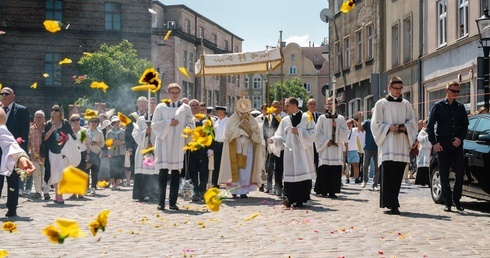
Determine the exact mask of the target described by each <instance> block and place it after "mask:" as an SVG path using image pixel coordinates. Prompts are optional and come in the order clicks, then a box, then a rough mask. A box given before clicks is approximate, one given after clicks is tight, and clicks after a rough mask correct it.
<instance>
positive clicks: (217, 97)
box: [214, 90, 219, 106]
mask: <svg viewBox="0 0 490 258" xmlns="http://www.w3.org/2000/svg"><path fill="white" fill-rule="evenodd" d="M216 105H219V90H215V91H214V106H216Z"/></svg>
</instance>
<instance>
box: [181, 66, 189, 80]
mask: <svg viewBox="0 0 490 258" xmlns="http://www.w3.org/2000/svg"><path fill="white" fill-rule="evenodd" d="M179 71H180V72H181V73H182V74H183V75H185V77H187V78H189V79H190V78H191V77H190V76H189V73H188V72H187V68H185V67H179Z"/></svg>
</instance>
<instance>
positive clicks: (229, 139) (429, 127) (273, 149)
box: [0, 76, 468, 217]
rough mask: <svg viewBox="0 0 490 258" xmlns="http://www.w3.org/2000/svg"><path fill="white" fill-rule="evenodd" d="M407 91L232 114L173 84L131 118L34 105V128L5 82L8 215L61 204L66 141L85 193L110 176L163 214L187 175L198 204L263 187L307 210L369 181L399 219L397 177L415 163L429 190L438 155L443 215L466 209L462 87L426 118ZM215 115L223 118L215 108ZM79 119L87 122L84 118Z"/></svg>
mask: <svg viewBox="0 0 490 258" xmlns="http://www.w3.org/2000/svg"><path fill="white" fill-rule="evenodd" d="M402 88H403V82H402V80H401V79H400V78H399V77H396V76H395V77H393V78H391V80H390V82H389V84H388V95H387V96H386V97H385V98H382V99H380V100H378V101H377V102H376V104H375V106H374V108H373V109H372V110H371V111H370V112H359V113H358V114H357V117H356V119H354V118H350V119H347V118H346V117H344V116H342V115H341V114H338V113H337V112H336V107H337V103H336V101H335V98H332V97H330V98H327V102H326V106H325V109H326V112H325V113H321V112H318V111H317V110H318V108H317V101H316V100H315V99H309V100H308V102H307V109H308V110H307V111H304V112H303V111H301V110H300V106H299V102H298V100H297V99H296V98H294V97H290V98H287V99H281V100H276V101H273V102H272V103H270V105H268V104H264V105H262V107H261V110H260V113H255V112H252V105H251V102H250V100H249V99H246V98H245V97H242V98H241V99H239V100H238V101H237V103H236V107H235V112H234V113H233V114H227V107H223V106H216V107H215V108H208V107H207V106H206V104H205V103H204V102H200V101H199V100H197V99H192V100H188V99H186V98H181V92H182V89H181V87H180V86H179V85H178V84H176V83H172V84H170V85H168V87H167V94H168V98H169V101H167V102H161V103H157V100H156V99H155V98H150V99H147V98H146V97H139V98H138V99H137V101H136V107H137V111H135V112H133V113H131V114H129V115H128V117H129V119H131V122H130V123H121V118H120V117H119V116H108V114H107V113H100V114H95V115H94V114H92V115H91V116H90V115H87V113H86V114H85V115H84V116H81V114H76V113H75V114H73V115H71V116H70V117H69V119H65V117H64V114H65V112H64V111H63V108H62V106H60V105H57V104H56V105H53V106H52V107H51V109H50V116H49V117H50V119H49V120H48V121H45V120H46V118H45V113H44V112H43V111H42V110H38V111H36V112H35V113H34V116H33V121H31V124H30V125H29V119H30V118H29V117H30V115H29V111H28V109H27V108H25V107H24V106H21V105H18V104H17V103H15V102H14V98H15V94H14V92H13V90H12V89H10V88H7V87H4V88H3V89H2V90H1V95H2V100H1V102H2V105H3V110H2V113H5V115H4V116H5V118H6V119H5V121H3V120H1V118H2V114H0V124H6V128H7V129H8V130H1V131H0V132H1V133H2V135H0V137H4V134H9V135H8V137H10V138H8V139H16V141H14V142H11V141H6V143H7V142H8V143H9V144H10V145H18V146H17V147H16V150H17V152H15V153H13V152H12V153H11V151H10V150H9V149H8V147H4V143H3V142H2V149H1V151H3V153H4V154H5V155H2V160H1V164H2V171H0V172H1V173H0V174H1V175H2V176H1V178H0V192H1V188H2V186H3V182H4V176H7V183H8V187H9V189H13V190H11V191H8V197H7V207H8V212H7V214H6V216H8V217H11V216H16V215H17V213H16V207H17V202H18V196H19V193H20V195H23V194H24V195H27V196H29V197H30V198H34V199H42V198H43V199H44V200H50V199H51V196H50V189H53V190H54V196H53V201H54V202H55V203H57V204H60V205H62V204H64V199H63V196H62V195H61V194H58V191H57V189H58V183H59V181H60V178H61V174H62V173H63V169H64V168H65V167H66V166H67V165H68V164H69V160H67V159H66V156H67V154H65V153H64V152H63V149H64V148H65V144H66V142H67V139H68V141H69V140H70V139H72V140H73V141H75V142H76V144H77V145H78V148H79V153H80V155H81V162H79V164H75V165H76V166H78V168H79V169H81V170H83V171H86V172H87V173H88V174H89V175H90V180H89V185H87V194H92V195H96V191H97V187H98V186H97V182H98V181H99V180H108V181H109V187H110V188H111V189H112V190H118V189H120V187H121V186H131V185H132V183H133V185H132V186H133V195H132V198H133V199H136V200H138V201H141V202H149V201H155V202H157V203H158V206H157V208H158V209H159V210H165V209H166V199H167V184H168V182H170V184H169V186H170V189H169V196H168V208H169V209H171V210H179V207H178V206H177V199H178V197H179V190H180V191H181V193H182V191H183V189H182V181H183V180H186V179H187V180H189V181H190V182H192V184H191V185H192V187H193V189H192V201H193V202H203V199H204V194H205V192H206V190H207V189H209V188H210V187H218V188H219V187H221V188H226V189H227V190H228V191H229V192H231V195H232V196H233V197H234V198H248V194H249V193H250V191H255V190H259V191H263V192H265V193H269V194H273V195H277V196H279V197H280V198H281V199H282V200H283V204H284V205H285V206H286V207H297V208H303V207H305V206H306V204H307V203H308V201H309V200H310V194H311V192H312V190H313V191H314V193H315V194H316V195H317V196H320V197H327V198H338V196H337V194H339V193H341V189H342V186H343V185H344V184H350V183H351V182H352V183H353V184H360V186H361V188H365V187H366V186H367V185H368V184H371V186H372V190H373V191H380V207H381V208H388V210H386V211H385V212H386V213H388V214H400V211H399V207H400V203H399V200H398V195H399V192H400V187H401V184H403V181H404V179H405V180H406V179H408V176H407V175H408V174H410V173H409V172H408V171H410V170H413V171H416V179H415V184H419V185H422V186H425V185H429V164H430V159H431V155H432V153H435V155H437V157H438V158H439V160H442V161H443V162H441V163H443V164H445V165H440V171H441V180H442V191H443V198H444V202H445V208H444V210H445V211H451V205H452V204H455V206H456V208H457V209H458V210H463V207H462V206H461V203H460V202H459V199H460V198H461V175H462V173H463V172H462V169H463V168H462V160H463V155H462V144H461V143H462V141H463V139H464V137H465V135H466V130H467V126H468V119H467V116H466V111H465V109H464V106H463V105H462V104H461V103H459V102H457V100H456V98H457V94H458V93H459V90H460V86H459V84H458V83H457V82H451V83H449V84H448V85H447V86H446V98H445V99H444V100H441V101H439V102H437V103H436V104H435V105H434V106H433V108H432V109H431V112H430V116H429V118H428V120H421V121H419V122H418V123H417V121H416V118H415V114H414V110H413V108H412V104H411V103H410V102H409V101H408V100H405V99H403V98H402V96H401V92H402ZM213 110H214V111H215V115H211V114H212V112H213ZM447 114H457V116H455V117H456V118H457V119H446V116H447ZM228 115H230V116H228ZM369 116H370V118H369V119H366V120H364V117H369ZM82 118H85V119H86V122H87V124H86V125H83V126H82V125H81V121H82ZM206 124H207V125H210V126H211V127H212V135H213V138H212V142H209V143H208V144H201V145H199V148H195V149H190V150H185V149H186V146H188V144H189V139H188V138H186V137H183V132H184V131H185V130H187V129H193V128H196V127H200V126H203V125H206ZM435 125H437V126H435ZM0 129H2V126H1V125H0ZM83 135H85V136H86V137H83ZM19 139H21V140H19ZM108 142H110V144H108ZM19 150H21V151H19ZM413 150H416V151H413ZM7 153H8V155H14V154H15V155H14V156H12V157H14V160H16V162H17V163H16V165H18V166H19V167H21V168H25V170H28V171H30V173H31V172H32V175H31V176H29V177H28V178H27V179H26V180H25V181H24V180H19V175H18V174H17V173H8V172H7V171H9V170H8V169H4V168H6V167H7V166H6V165H5V164H7V163H6V162H7V160H9V162H12V157H10V159H9V156H8V155H7ZM27 154H28V155H29V159H26V158H25V157H26V156H27ZM6 155H7V156H6ZM31 162H32V163H31ZM410 163H412V164H413V166H408V164H410ZM9 164H10V163H9ZM12 164H13V163H12ZM451 164H452V167H453V169H454V170H455V172H456V175H457V177H456V185H455V187H454V190H453V191H452V190H451V188H450V187H449V182H448V179H447V176H448V174H449V166H450V165H451ZM31 166H32V168H31ZM4 171H5V172H4ZM10 171H11V170H10ZM343 175H344V176H345V178H344V179H342V176H343ZM370 179H371V181H370ZM370 182H372V183H370ZM33 183H34V189H33V191H34V192H33V193H32V194H31V192H30V191H31V190H32V184H33ZM72 198H83V195H74V196H72Z"/></svg>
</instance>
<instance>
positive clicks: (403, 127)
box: [371, 76, 417, 215]
mask: <svg viewBox="0 0 490 258" xmlns="http://www.w3.org/2000/svg"><path fill="white" fill-rule="evenodd" d="M402 89H403V82H402V80H401V79H400V77H398V76H395V77H393V78H391V80H390V83H389V85H388V91H389V95H388V96H387V97H386V98H383V99H380V100H378V102H376V105H375V106H374V111H373V117H372V121H371V130H372V132H373V137H374V141H375V142H376V144H377V145H378V160H379V163H378V164H381V166H380V167H381V192H380V207H381V208H385V207H386V208H388V209H390V210H389V211H386V212H385V213H387V214H395V215H399V214H400V211H399V210H398V207H400V203H399V201H398V195H399V193H400V186H401V183H402V179H403V173H404V172H405V167H406V166H407V163H408V162H409V161H410V146H412V144H413V143H414V142H415V139H416V136H417V121H416V120H415V115H414V112H413V108H412V104H410V102H408V100H405V99H403V98H402V96H401V95H402Z"/></svg>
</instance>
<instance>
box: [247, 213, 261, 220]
mask: <svg viewBox="0 0 490 258" xmlns="http://www.w3.org/2000/svg"><path fill="white" fill-rule="evenodd" d="M259 215H260V213H255V214H253V215H252V216H250V217H247V218H245V221H249V220H253V219H255V218H257V217H258V216H259Z"/></svg>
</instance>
